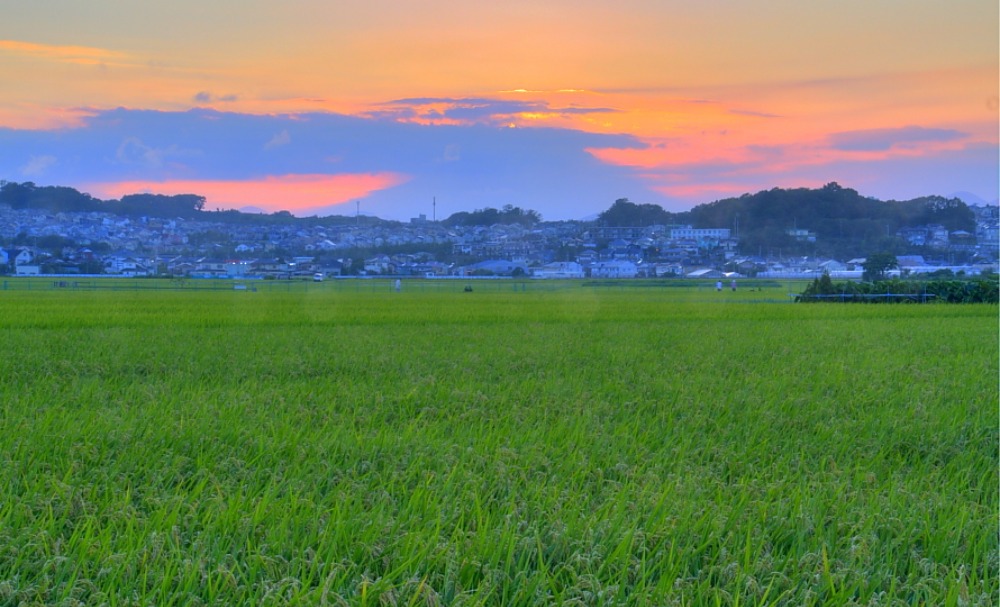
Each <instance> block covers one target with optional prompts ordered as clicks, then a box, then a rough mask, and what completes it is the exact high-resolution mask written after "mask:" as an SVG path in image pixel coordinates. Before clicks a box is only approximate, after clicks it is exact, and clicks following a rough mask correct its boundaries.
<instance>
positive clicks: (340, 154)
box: [0, 108, 664, 219]
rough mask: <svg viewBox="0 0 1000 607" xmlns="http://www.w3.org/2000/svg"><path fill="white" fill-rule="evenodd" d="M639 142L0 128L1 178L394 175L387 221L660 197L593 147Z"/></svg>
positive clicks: (361, 129) (158, 123)
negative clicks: (434, 209)
mask: <svg viewBox="0 0 1000 607" xmlns="http://www.w3.org/2000/svg"><path fill="white" fill-rule="evenodd" d="M642 147H644V144H643V143H642V142H641V141H639V140H638V139H636V138H635V137H632V136H629V135H608V134H596V133H587V132H583V131H577V130H572V129H559V128H498V127H496V126H492V125H489V124H482V123H477V124H470V125H424V124H416V123H401V122H396V121H390V120H384V119H377V118H366V117H356V116H346V115H340V114H328V113H314V114H298V115H288V116H282V115H277V116H259V115H248V114H238V113H231V112H219V111H215V110H208V109H195V110H189V111H185V112H162V111H151V110H129V109H122V108H119V109H115V110H107V111H100V112H96V113H95V114H94V115H93V116H91V117H89V118H87V119H86V120H85V121H84V124H83V126H82V127H80V128H76V129H68V130H59V131H26V130H14V129H0V178H4V179H9V180H13V181H27V180H31V178H32V177H36V176H37V175H41V174H42V173H41V172H40V171H41V170H42V169H44V178H45V183H44V184H51V185H68V186H77V185H78V184H87V183H98V182H114V181H130V180H141V181H167V180H171V179H184V180H252V179H260V178H263V177H266V176H270V175H292V174H328V175H336V174H362V173H364V174H368V173H387V172H388V173H394V174H398V175H402V176H405V177H406V181H405V183H403V184H402V185H399V186H396V187H393V188H389V189H386V190H383V191H379V192H376V193H374V194H373V195H372V196H371V197H370V198H369V199H366V201H365V204H366V206H367V209H368V211H369V212H371V213H373V214H376V215H380V216H383V217H392V218H408V217H410V216H413V215H414V214H415V213H416V212H425V211H426V210H425V209H423V206H426V204H425V203H429V201H430V200H431V199H432V197H434V196H437V199H438V211H439V214H440V213H442V212H454V211H459V210H468V209H472V208H482V207H484V206H498V205H499V206H502V205H504V204H508V203H509V204H515V205H519V206H522V207H525V208H533V209H536V210H538V211H539V212H541V213H542V215H543V216H545V217H546V218H550V219H559V218H572V217H582V216H585V215H589V214H592V213H595V212H599V211H601V210H604V209H605V208H607V207H608V205H610V204H611V203H612V202H614V200H615V199H617V198H621V197H623V196H627V197H629V198H631V199H632V200H639V201H645V202H663V201H664V197H663V196H662V195H659V194H657V193H656V192H654V191H652V190H650V189H649V187H648V186H649V184H648V183H647V182H645V181H644V180H642V179H641V178H640V177H639V176H638V174H637V173H636V172H635V171H633V170H632V169H629V168H627V167H618V166H613V165H609V164H606V163H603V162H600V161H598V160H597V159H596V158H594V157H593V156H592V155H591V154H590V153H588V152H587V151H586V150H587V149H591V148H642ZM33 158H34V159H36V160H35V161H34V162H32V159H33ZM40 158H58V162H54V161H45V162H41V161H38V160H37V159H40ZM42 165H45V166H42ZM40 183H41V182H40ZM209 204H210V205H211V201H209ZM412 209H416V210H412ZM337 212H339V211H337Z"/></svg>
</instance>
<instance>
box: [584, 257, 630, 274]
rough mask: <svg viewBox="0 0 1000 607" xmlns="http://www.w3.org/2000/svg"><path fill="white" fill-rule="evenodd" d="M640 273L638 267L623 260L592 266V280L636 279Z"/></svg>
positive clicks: (601, 262) (602, 262)
mask: <svg viewBox="0 0 1000 607" xmlns="http://www.w3.org/2000/svg"><path fill="white" fill-rule="evenodd" d="M638 273H639V268H638V266H636V265H635V264H634V263H632V262H631V261H626V260H623V259H614V260H611V261H599V262H597V263H595V264H594V265H592V266H590V276H591V277H592V278H635V277H636V275H637V274H638Z"/></svg>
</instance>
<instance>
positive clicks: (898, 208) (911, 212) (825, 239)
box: [598, 183, 976, 258]
mask: <svg viewBox="0 0 1000 607" xmlns="http://www.w3.org/2000/svg"><path fill="white" fill-rule="evenodd" d="M598 221H599V222H601V223H603V224H605V225H609V226H626V225H632V226H635V225H651V224H664V225H670V224H689V225H692V226H694V227H696V228H730V229H731V230H733V233H734V234H737V235H738V236H739V248H740V251H741V252H742V253H744V254H758V253H760V254H765V255H766V254H769V253H770V254H774V253H778V254H802V255H827V256H830V257H837V258H839V257H843V256H845V255H849V256H864V255H866V254H868V253H871V252H875V251H890V252H894V253H904V252H907V251H908V250H912V249H913V247H912V246H911V245H909V244H908V243H907V242H906V241H904V240H902V239H900V238H899V237H898V236H896V233H897V232H898V231H899V230H900V229H901V228H909V227H913V228H915V227H919V226H928V225H940V226H944V227H945V228H947V229H948V230H949V231H956V230H965V231H967V232H970V233H975V230H976V221H975V216H974V215H973V213H972V210H971V209H969V207H968V206H967V205H966V204H965V203H964V202H962V201H961V200H959V199H958V198H944V197H942V196H925V197H921V198H914V199H913V200H904V201H897V200H889V201H882V200H878V199H875V198H868V197H865V196H861V195H860V194H858V193H857V192H856V191H855V190H852V189H850V188H844V187H841V186H840V185H839V184H837V183H829V184H827V185H825V186H823V187H822V188H819V189H808V188H797V189H788V190H785V189H781V188H774V189H771V190H765V191H762V192H757V193H756V194H744V195H742V196H740V197H738V198H725V199H722V200H717V201H715V202H710V203H708V204H701V205H698V206H696V207H694V208H693V209H691V210H690V211H685V212H682V213H669V212H667V211H664V210H663V209H662V208H660V207H659V206H657V205H649V204H641V205H640V204H634V203H631V202H629V201H628V200H627V199H621V200H618V201H616V202H615V204H614V205H613V206H612V207H611V208H610V209H608V210H607V211H605V212H604V213H602V214H601V215H600V217H599V218H598ZM789 230H806V231H808V232H811V233H812V234H814V235H815V242H808V241H805V240H800V239H797V238H796V237H795V236H794V235H792V234H789Z"/></svg>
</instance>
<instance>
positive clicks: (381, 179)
mask: <svg viewBox="0 0 1000 607" xmlns="http://www.w3.org/2000/svg"><path fill="white" fill-rule="evenodd" d="M17 4H18V6H17V7H16V8H13V9H8V10H6V11H4V17H3V19H2V20H0V179H5V180H8V181H16V182H25V181H31V182H34V183H36V184H38V185H63V186H71V187H75V188H77V189H80V190H81V191H84V192H87V193H90V194H92V195H94V196H96V197H98V198H105V199H108V198H117V197H120V196H122V195H125V194H132V193H140V192H153V193H160V194H180V193H194V194H200V195H203V196H205V197H206V208H209V209H212V208H222V209H248V208H253V209H259V210H263V211H267V212H273V211H278V210H287V211H291V212H292V213H294V214H296V215H302V216H307V215H353V214H354V213H355V212H357V211H358V209H360V211H361V212H362V213H365V214H370V215H376V216H379V217H382V218H386V219H401V220H406V219H409V218H411V217H417V216H418V215H421V214H423V215H426V216H427V217H428V218H437V219H443V218H445V217H447V216H448V215H450V214H451V213H454V212H458V211H471V210H475V209H481V208H486V207H494V208H499V207H502V206H504V205H506V204H512V205H514V206H520V207H522V208H525V209H532V210H536V211H538V212H539V213H541V215H542V217H543V218H544V219H550V220H561V219H583V218H587V217H592V216H594V215H596V214H597V213H600V212H601V211H603V210H605V209H607V208H608V207H610V206H611V205H612V204H613V203H614V201H615V200H617V199H619V198H628V199H629V200H631V201H633V202H637V203H654V204H659V205H661V206H662V207H663V208H665V209H667V210H670V211H682V210H686V209H689V208H691V207H692V206H694V205H697V204H702V203H707V202H712V201H714V200H718V199H720V198H726V197H730V196H739V195H741V194H743V193H754V192H757V191H760V190H765V189H771V188H773V187H785V188H791V187H819V186H822V185H823V184H825V183H829V182H832V181H836V182H837V183H839V184H840V185H842V186H844V187H850V188H854V189H856V190H858V191H859V192H860V193H861V194H863V195H866V196H873V197H876V198H880V199H883V200H891V199H896V200H904V199H910V198H914V197H917V196H924V195H943V196H952V195H955V194H959V193H961V195H962V196H963V197H964V198H965V199H966V200H967V202H980V201H987V202H992V201H994V200H996V199H997V196H998V188H1000V168H998V167H1000V154H998V144H1000V136H998V130H1000V118H998V116H1000V98H998V93H1000V90H998V89H1000V34H998V32H1000V8H998V3H997V2H996V0H952V1H950V2H945V1H943V0H933V1H932V0H908V1H906V2H903V1H902V0H864V1H861V0H837V1H833V0H812V1H810V2H802V1H801V0H795V1H792V0H766V1H763V2H761V1H759V0H757V1H750V0H702V1H700V2H688V1H686V0H684V1H681V0H618V1H616V2H614V3H611V2H598V1H596V0H573V1H572V2H570V1H569V0H553V1H547V2H546V1H543V0H531V1H528V0H507V1H506V2H502V3H485V2H466V3H458V2H453V1H444V0H392V1H389V0H338V1H337V2H330V1H329V0H284V1H283V2H280V3H278V2H273V1H272V0H212V1H211V2H208V1H205V0H197V1H194V0H173V1H172V2H160V3H153V2H135V1H134V0H33V1H32V2H24V3H17Z"/></svg>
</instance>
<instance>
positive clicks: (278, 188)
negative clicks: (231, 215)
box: [82, 173, 407, 213]
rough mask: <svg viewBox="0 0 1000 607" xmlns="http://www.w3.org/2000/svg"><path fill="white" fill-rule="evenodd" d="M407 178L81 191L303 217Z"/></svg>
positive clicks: (300, 178)
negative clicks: (199, 199) (192, 200)
mask: <svg viewBox="0 0 1000 607" xmlns="http://www.w3.org/2000/svg"><path fill="white" fill-rule="evenodd" d="M406 179H407V178H406V177H405V176H403V175H398V174H395V173H363V174H341V175H279V176H268V177H265V178H263V179H257V180H246V181H221V180H172V181H162V182H160V181H119V182H113V183H92V184H87V185H85V186H83V188H82V189H84V190H86V191H89V192H90V193H92V194H93V195H95V196H97V197H99V198H120V197H122V196H125V195H127V194H137V193H144V192H149V193H153V194H165V195H176V194H198V195H200V196H204V197H205V199H206V204H205V207H206V209H209V210H216V209H239V208H242V207H247V206H251V207H257V208H260V209H263V210H264V211H267V212H274V211H290V212H292V213H304V212H309V211H314V210H317V209H321V208H325V207H330V206H334V205H337V204H346V203H349V202H351V201H353V200H356V199H359V198H364V197H365V196H368V195H369V194H371V193H372V192H375V191H378V190H383V189H386V188H391V187H393V186H396V185H399V184H401V183H403V182H405V181H406ZM351 210H353V209H351Z"/></svg>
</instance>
